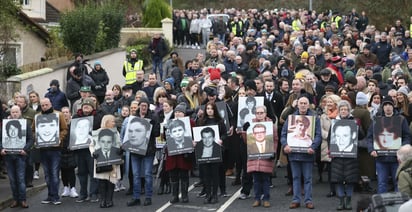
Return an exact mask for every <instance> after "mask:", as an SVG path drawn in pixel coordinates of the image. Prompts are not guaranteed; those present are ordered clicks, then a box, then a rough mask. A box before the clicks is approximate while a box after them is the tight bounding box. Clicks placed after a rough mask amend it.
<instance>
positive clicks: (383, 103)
mask: <svg viewBox="0 0 412 212" xmlns="http://www.w3.org/2000/svg"><path fill="white" fill-rule="evenodd" d="M386 104H391V105H392V106H393V107H394V106H395V104H394V103H393V99H392V97H390V96H387V97H385V98H384V99H383V101H382V107H383V106H385V105H386Z"/></svg>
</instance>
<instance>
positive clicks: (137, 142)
mask: <svg viewBox="0 0 412 212" xmlns="http://www.w3.org/2000/svg"><path fill="white" fill-rule="evenodd" d="M151 131H152V125H151V124H150V122H149V121H148V120H147V119H144V118H140V117H136V116H130V117H129V120H128V123H127V128H126V133H125V136H124V142H123V149H125V150H128V151H130V152H132V153H136V154H139V155H146V151H147V145H148V143H149V139H150V133H151Z"/></svg>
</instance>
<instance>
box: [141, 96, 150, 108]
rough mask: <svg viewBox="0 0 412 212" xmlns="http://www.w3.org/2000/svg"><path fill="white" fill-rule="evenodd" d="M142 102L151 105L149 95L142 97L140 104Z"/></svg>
mask: <svg viewBox="0 0 412 212" xmlns="http://www.w3.org/2000/svg"><path fill="white" fill-rule="evenodd" d="M142 103H146V104H147V105H150V102H149V99H148V98H147V97H141V98H140V101H139V106H140V104H142Z"/></svg>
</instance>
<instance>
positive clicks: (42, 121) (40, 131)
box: [34, 113, 60, 148]
mask: <svg viewBox="0 0 412 212" xmlns="http://www.w3.org/2000/svg"><path fill="white" fill-rule="evenodd" d="M34 121H35V126H36V145H37V147H40V148H42V147H53V146H59V144H60V141H59V139H60V138H59V134H60V133H59V132H60V130H59V129H60V126H59V123H60V122H59V114H57V113H49V114H37V115H36V116H35V117H34Z"/></svg>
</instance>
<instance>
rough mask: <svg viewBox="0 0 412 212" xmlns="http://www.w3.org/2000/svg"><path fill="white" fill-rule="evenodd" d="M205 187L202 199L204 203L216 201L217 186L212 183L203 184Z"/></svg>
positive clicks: (214, 202)
mask: <svg viewBox="0 0 412 212" xmlns="http://www.w3.org/2000/svg"><path fill="white" fill-rule="evenodd" d="M205 189H206V197H205V200H204V202H203V203H204V204H216V203H217V202H218V200H217V186H216V185H212V186H210V185H209V186H208V185H206V186H205Z"/></svg>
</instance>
